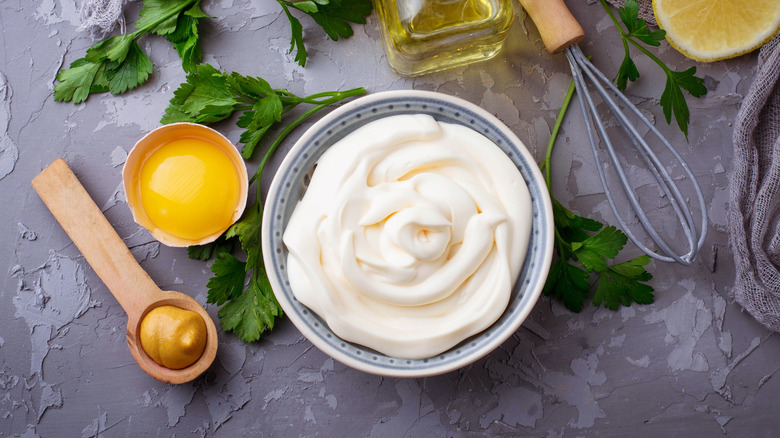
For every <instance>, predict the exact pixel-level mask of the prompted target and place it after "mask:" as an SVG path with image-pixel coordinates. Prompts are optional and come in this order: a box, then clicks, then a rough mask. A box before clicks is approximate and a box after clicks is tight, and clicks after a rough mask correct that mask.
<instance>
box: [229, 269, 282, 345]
mask: <svg viewBox="0 0 780 438" xmlns="http://www.w3.org/2000/svg"><path fill="white" fill-rule="evenodd" d="M217 315H218V316H219V323H220V325H221V326H222V329H223V330H225V331H228V332H234V333H235V334H236V335H237V336H238V337H239V338H241V339H243V340H244V341H246V342H254V341H256V340H258V339H260V335H262V334H263V333H264V332H266V331H268V330H271V329H273V328H274V323H275V321H276V318H280V317H281V316H282V308H281V306H279V302H278V301H276V296H274V293H273V290H271V284H270V283H269V282H268V277H267V275H266V273H265V269H263V270H262V272H260V273H258V274H257V275H254V276H253V277H252V280H251V281H250V282H249V286H248V287H247V288H246V289H245V290H244V292H243V293H242V294H241V295H240V296H239V297H238V298H235V299H233V300H230V301H228V302H226V303H225V305H224V306H222V307H221V308H220V309H219V310H218V311H217Z"/></svg>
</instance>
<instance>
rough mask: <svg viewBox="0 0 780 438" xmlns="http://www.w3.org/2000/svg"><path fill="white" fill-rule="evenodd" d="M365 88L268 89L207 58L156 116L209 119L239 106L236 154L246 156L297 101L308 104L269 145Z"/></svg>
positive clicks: (261, 82)
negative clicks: (312, 91)
mask: <svg viewBox="0 0 780 438" xmlns="http://www.w3.org/2000/svg"><path fill="white" fill-rule="evenodd" d="M365 92H366V90H365V89H363V88H355V89H352V90H347V91H333V92H325V93H318V94H315V95H312V96H306V97H299V96H296V95H294V94H292V93H290V92H289V91H287V90H275V89H272V88H271V86H270V85H268V83H267V82H266V81H265V80H263V79H262V78H257V77H248V76H242V75H240V74H238V73H231V74H226V73H223V72H220V71H219V70H217V69H216V68H214V67H212V66H211V65H209V64H201V65H198V66H197V67H196V68H195V69H194V70H193V71H192V72H190V73H189V74H188V75H187V79H186V82H184V83H182V84H181V85H180V86H179V88H178V89H176V91H174V93H173V98H172V99H171V101H170V104H169V105H168V108H166V109H165V115H163V117H162V120H161V122H162V123H174V122H197V123H211V122H216V121H219V120H224V119H226V118H228V117H230V116H231V115H232V114H233V113H235V112H242V115H241V116H240V117H239V119H238V122H237V125H238V126H239V127H240V128H244V129H245V131H244V132H243V133H242V134H241V142H242V143H244V147H243V148H242V150H241V154H242V156H243V157H244V158H246V159H250V158H251V157H252V156H253V155H254V151H255V148H256V146H257V145H258V144H259V142H260V140H262V139H263V138H264V136H265V134H266V133H267V132H268V130H269V129H270V128H271V127H273V126H275V125H276V124H277V123H279V122H281V121H282V117H283V116H284V114H287V113H288V112H289V111H290V110H292V109H293V108H295V107H296V106H298V105H300V104H302V103H306V104H311V105H313V107H312V108H310V109H309V110H307V111H306V112H304V113H303V114H302V115H301V116H299V117H298V118H297V119H296V120H294V121H293V122H292V123H291V124H290V125H288V126H287V128H285V129H286V131H283V132H282V133H280V135H279V136H278V137H277V139H276V140H275V141H274V143H272V145H271V148H272V149H275V148H276V147H277V146H278V144H279V142H281V140H282V139H283V138H284V136H286V135H287V134H288V133H289V131H290V130H292V129H293V128H294V127H295V126H297V125H298V124H300V123H302V122H303V121H304V120H305V119H306V118H308V117H309V116H310V115H312V114H314V113H315V112H317V111H319V110H320V109H322V108H325V107H326V106H328V105H331V104H334V103H336V102H338V101H340V100H342V99H345V98H348V97H352V96H357V95H359V94H364V93H365Z"/></svg>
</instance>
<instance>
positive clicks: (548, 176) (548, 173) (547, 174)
mask: <svg viewBox="0 0 780 438" xmlns="http://www.w3.org/2000/svg"><path fill="white" fill-rule="evenodd" d="M576 88H577V87H576V86H575V84H574V80H572V81H571V84H569V89H568V90H566V95H565V96H564V98H563V104H562V105H561V110H560V111H559V112H558V117H557V118H556V119H555V126H553V130H552V133H551V134H550V141H549V142H548V143H547V153H546V154H545V156H544V161H543V162H542V168H543V169H544V181H545V182H546V183H547V190H548V191H549V192H550V196H552V195H553V189H552V169H551V167H550V162H551V161H552V151H553V147H554V146H555V140H556V138H558V131H559V130H560V129H561V124H563V117H564V116H565V115H566V110H567V109H568V108H569V103H571V98H572V96H574V90H575V89H576Z"/></svg>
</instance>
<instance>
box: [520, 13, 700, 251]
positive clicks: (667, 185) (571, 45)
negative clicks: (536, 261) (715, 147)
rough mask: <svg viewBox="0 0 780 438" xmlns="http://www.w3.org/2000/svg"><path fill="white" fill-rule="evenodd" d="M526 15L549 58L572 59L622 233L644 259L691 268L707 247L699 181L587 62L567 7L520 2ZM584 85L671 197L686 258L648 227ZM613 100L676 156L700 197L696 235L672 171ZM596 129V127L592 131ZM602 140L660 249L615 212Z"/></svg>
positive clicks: (638, 214)
mask: <svg viewBox="0 0 780 438" xmlns="http://www.w3.org/2000/svg"><path fill="white" fill-rule="evenodd" d="M520 3H522V5H523V7H524V8H525V10H526V11H527V12H528V15H530V16H531V19H533V21H534V23H535V24H536V26H537V28H538V29H539V33H540V34H541V36H542V40H543V41H544V44H545V47H546V48H547V50H548V51H549V52H550V53H559V52H564V51H565V53H566V58H567V59H568V60H569V65H570V66H571V71H572V76H573V77H574V83H575V85H576V87H577V93H578V95H579V96H580V99H579V102H580V109H581V110H582V114H583V117H584V120H585V127H586V128H587V132H588V140H589V141H590V146H591V149H592V151H593V156H594V158H595V160H596V167H597V169H598V172H599V177H600V179H601V184H602V186H603V187H604V193H605V194H606V195H607V200H608V201H609V205H610V207H611V208H612V211H613V212H614V213H615V216H616V218H617V220H618V223H619V224H620V226H621V227H622V229H623V232H625V234H626V235H627V236H628V238H629V239H631V241H632V242H634V244H636V246H637V247H639V248H640V249H641V250H642V251H643V252H644V253H645V254H647V255H649V256H650V257H652V258H654V259H656V260H661V261H664V262H677V263H680V264H683V265H690V264H691V263H693V260H694V258H695V257H696V254H697V253H698V251H699V249H701V247H702V245H703V244H704V239H705V237H706V234H707V213H706V204H705V202H704V195H703V194H702V191H701V187H700V186H699V183H698V181H696V177H695V176H694V175H693V172H691V170H690V168H689V167H688V164H687V163H686V162H685V160H683V158H682V156H680V154H679V152H677V150H676V149H675V148H674V147H673V146H672V145H671V143H669V140H667V139H666V138H665V137H664V136H663V134H661V132H659V131H658V129H657V128H656V127H655V126H654V125H653V123H652V122H651V121H650V120H648V118H647V117H645V116H644V115H643V114H642V113H641V112H640V111H639V109H638V108H637V107H636V106H635V105H634V104H633V103H631V101H630V100H628V98H627V97H626V96H625V95H623V93H621V92H620V90H618V88H617V87H616V86H615V85H614V84H613V83H612V81H610V80H609V79H608V78H607V77H606V76H604V74H603V73H602V72H601V71H599V70H598V69H597V68H596V67H594V66H593V64H591V63H590V61H588V59H587V57H586V56H585V55H584V54H583V53H582V50H580V48H579V47H578V46H577V45H576V43H577V42H579V41H580V40H581V39H582V37H583V36H584V32H583V30H582V27H581V26H580V25H579V23H577V21H576V20H575V19H574V17H573V16H572V15H571V13H570V12H569V10H568V9H567V8H566V5H564V3H563V0H520ZM586 81H589V82H590V84H592V85H593V88H594V89H595V91H596V92H597V93H598V94H599V96H600V97H601V100H602V101H603V102H604V103H605V104H606V105H607V107H608V108H609V110H610V112H611V113H612V114H613V115H614V116H615V118H616V119H617V121H618V122H619V125H620V127H621V128H623V131H624V132H625V133H626V135H627V136H628V138H630V139H631V142H632V144H633V146H634V148H635V149H636V150H637V151H638V152H639V155H640V157H641V158H642V160H643V161H644V163H645V165H646V166H647V167H648V168H649V169H650V171H651V172H652V174H653V175H654V176H655V178H656V180H657V181H658V186H659V187H660V188H661V190H662V191H663V193H664V194H665V196H666V197H667V198H668V200H669V202H670V204H671V206H672V208H673V210H674V212H675V215H676V217H677V219H678V221H679V223H680V226H681V227H682V230H683V233H684V234H685V237H686V239H687V247H688V251H687V252H686V253H684V254H680V253H678V252H675V250H674V249H673V248H672V246H671V245H670V244H669V243H668V242H667V241H666V240H664V239H663V238H662V237H661V236H660V235H659V233H658V231H657V230H656V228H655V227H654V226H653V224H652V223H651V222H650V219H649V218H648V217H647V214H646V212H645V211H644V209H643V208H642V206H641V205H640V204H639V201H638V199H637V194H636V190H634V188H633V187H631V184H630V183H629V181H628V179H627V178H626V174H625V171H624V170H623V166H622V165H621V163H620V161H619V160H618V156H617V153H616V152H615V149H614V147H613V145H612V141H611V140H610V138H609V136H608V135H607V131H606V128H605V126H604V122H603V121H602V120H601V118H600V117H599V114H598V112H597V110H596V105H595V103H594V102H593V97H592V96H591V94H590V89H589V87H588V84H587V83H586ZM614 97H616V98H617V99H618V101H619V102H620V103H621V104H622V105H623V106H624V107H625V108H627V109H628V110H629V111H630V112H631V113H632V114H633V115H634V116H636V117H637V118H638V119H639V121H640V122H641V123H643V124H644V125H645V126H647V128H648V129H649V130H650V132H652V134H653V135H654V136H655V137H657V138H658V140H660V142H661V143H662V144H663V145H664V146H665V147H666V149H667V150H668V151H669V152H671V153H672V155H673V156H674V158H675V159H676V160H677V161H678V162H679V164H680V166H681V168H682V169H683V170H684V172H685V174H686V175H687V177H688V179H689V180H690V182H691V184H692V185H693V188H694V191H695V193H696V197H697V201H698V204H699V211H700V212H701V223H700V224H699V229H698V230H697V227H696V221H695V220H694V218H693V213H692V212H691V209H690V207H689V206H688V202H687V201H686V199H685V198H684V197H683V195H682V193H681V192H680V189H679V187H678V186H677V184H676V183H675V181H674V180H673V179H672V177H671V175H669V172H668V171H667V170H666V168H665V167H664V166H663V164H662V163H661V160H660V159H659V158H658V156H657V155H656V154H655V153H654V152H653V150H652V149H651V148H650V146H649V145H648V143H647V142H646V141H645V139H644V138H643V137H642V135H640V134H639V132H638V131H637V129H636V126H634V124H633V123H632V122H631V120H629V118H628V117H627V116H626V114H625V113H624V112H623V110H622V109H621V108H620V106H619V105H618V103H617V102H616V101H615V99H614ZM594 125H595V126H594ZM599 139H600V140H601V141H602V143H603V146H604V148H605V149H606V151H607V155H608V157H609V159H610V161H611V162H612V164H613V167H614V169H615V173H616V174H617V176H618V179H619V181H620V185H621V186H622V188H623V193H624V194H625V195H626V197H627V198H628V201H629V204H630V205H631V208H632V209H633V211H634V214H635V215H636V217H637V218H638V219H639V222H640V223H641V224H642V226H643V227H644V229H645V231H646V232H647V234H648V235H649V236H650V238H651V239H652V240H653V242H655V244H656V245H657V246H658V250H657V251H654V250H652V249H650V248H648V247H647V246H646V245H645V244H644V243H643V242H642V241H641V240H640V239H639V238H637V237H636V236H635V234H634V233H633V232H632V231H631V230H630V229H629V227H628V226H627V224H626V221H625V220H624V218H623V216H622V214H621V213H620V211H619V210H618V208H617V205H616V202H615V200H614V197H613V195H612V191H611V188H610V186H609V184H608V183H607V177H606V175H605V173H604V168H603V166H602V165H601V162H600V160H599V151H598V146H597V144H598V141H599Z"/></svg>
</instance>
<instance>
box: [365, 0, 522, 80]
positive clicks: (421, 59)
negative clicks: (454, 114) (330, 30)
mask: <svg viewBox="0 0 780 438" xmlns="http://www.w3.org/2000/svg"><path fill="white" fill-rule="evenodd" d="M374 3H375V6H376V10H377V13H378V14H379V21H380V31H381V38H382V43H383V45H384V49H385V54H386V55H387V61H388V63H389V64H390V67H391V68H392V69H393V70H394V71H395V72H396V73H398V74H400V75H402V76H418V75H422V74H425V73H432V72H435V71H439V70H445V69H448V68H452V67H456V66H460V65H465V64H469V63H472V62H476V61H481V60H485V59H489V58H491V57H493V56H495V55H496V54H497V53H498V52H499V50H500V49H501V46H502V45H503V43H504V40H505V39H506V34H507V31H508V30H509V27H510V26H511V25H512V19H513V18H514V12H513V9H512V2H511V0H374Z"/></svg>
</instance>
